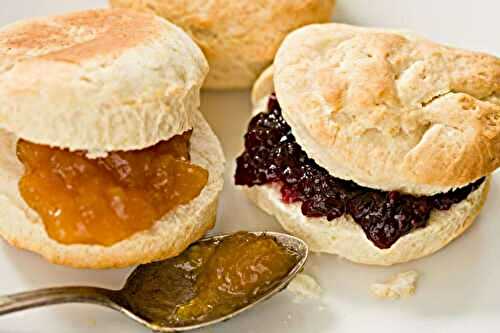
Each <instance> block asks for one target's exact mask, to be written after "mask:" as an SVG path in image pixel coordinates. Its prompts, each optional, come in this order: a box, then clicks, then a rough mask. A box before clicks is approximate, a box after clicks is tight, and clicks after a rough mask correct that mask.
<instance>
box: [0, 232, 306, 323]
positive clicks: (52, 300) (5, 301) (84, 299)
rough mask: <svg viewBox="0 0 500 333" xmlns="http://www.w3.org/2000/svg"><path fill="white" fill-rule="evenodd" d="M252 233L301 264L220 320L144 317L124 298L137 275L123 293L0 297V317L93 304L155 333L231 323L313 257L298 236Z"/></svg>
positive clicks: (61, 291) (88, 290)
mask: <svg viewBox="0 0 500 333" xmlns="http://www.w3.org/2000/svg"><path fill="white" fill-rule="evenodd" d="M249 234H252V235H255V236H268V237H271V238H273V239H274V240H275V241H276V242H277V243H278V244H279V245H280V246H281V247H283V248H286V249H288V250H289V251H291V252H293V253H295V254H296V256H297V258H298V261H297V263H296V264H295V265H294V266H293V268H292V269H291V270H290V271H289V272H288V274H287V275H286V276H284V277H283V278H281V279H280V280H279V281H277V283H275V284H274V285H273V287H272V288H271V289H269V290H268V291H267V292H265V293H264V294H262V295H260V296H259V297H258V298H256V299H253V300H252V302H251V303H249V304H247V305H245V306H243V307H241V308H238V309H236V310H234V311H232V312H231V313H228V314H226V315H223V316H220V317H217V318H215V319H210V320H206V321H203V320H202V321H199V322H196V323H191V324H189V325H185V326H175V327H174V326H171V325H169V326H165V325H163V324H159V323H157V322H153V321H150V320H147V319H145V318H143V317H141V316H140V315H139V314H137V312H136V311H133V310H132V309H131V307H130V305H129V304H128V302H127V301H126V297H124V295H123V291H124V290H126V288H127V286H128V285H129V283H133V281H131V279H133V278H134V276H135V275H134V273H132V274H131V275H130V277H129V279H128V280H127V282H126V283H125V286H124V287H123V288H122V289H121V290H109V289H103V288H95V287H59V288H48V289H42V290H36V291H31V292H25V293H20V294H14V295H8V296H2V297H0V315H4V314H8V313H13V312H17V311H21V310H26V309H30V308H35V307H41V306H46V305H55V304H63V303H91V304H97V305H101V306H105V307H108V308H111V309H113V310H116V311H119V312H121V313H122V314H124V315H125V316H127V317H128V318H130V319H132V320H134V321H136V322H138V323H140V324H142V325H144V326H145V327H147V328H149V329H151V330H153V331H155V332H185V331H190V330H195V329H200V328H203V327H206V326H210V325H214V324H217V323H220V322H223V321H226V320H229V319H231V318H233V317H235V316H237V315H239V314H240V313H242V312H244V311H246V310H249V309H251V308H252V307H254V306H255V305H257V304H259V303H261V302H263V301H264V300H267V299H269V298H270V297H272V296H274V295H275V294H277V293H278V292H280V291H281V290H283V289H285V288H286V286H287V285H288V284H289V283H290V282H291V281H292V280H293V278H294V277H295V276H296V275H297V273H299V272H300V271H301V270H302V268H303V267H304V264H305V263H306V261H307V258H308V255H309V249H308V246H307V244H306V243H305V242H304V241H303V240H301V239H299V238H297V237H294V236H291V235H287V234H283V233H278V232H249ZM232 235H233V234H224V235H216V236H211V237H207V238H204V239H202V240H201V241H199V242H197V243H194V244H193V245H191V246H190V247H192V246H194V245H196V244H198V243H200V242H207V241H214V242H218V241H222V240H224V239H225V238H227V237H230V236H232ZM148 265H151V264H146V265H141V266H139V267H138V268H136V271H137V270H138V269H143V268H144V267H146V266H148Z"/></svg>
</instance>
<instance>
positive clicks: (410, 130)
mask: <svg viewBox="0 0 500 333" xmlns="http://www.w3.org/2000/svg"><path fill="white" fill-rule="evenodd" d="M274 86H275V90H276V93H277V96H278V100H279V102H280V104H281V107H282V109H283V116H284V118H285V119H286V121H287V122H288V123H289V124H290V126H291V128H292V131H293V133H294V135H295V137H296V140H297V142H298V143H299V144H300V145H301V146H302V148H303V149H304V150H305V151H306V152H307V153H308V155H309V156H310V157H311V158H313V159H314V160H315V161H316V162H317V163H318V164H319V165H321V166H322V167H324V168H325V169H327V170H328V171H329V172H330V174H332V175H334V176H336V177H339V178H343V179H349V180H353V181H355V182H356V183H358V184H360V185H364V186H367V187H370V188H376V189H382V190H386V191H391V190H397V191H402V192H407V193H412V194H416V195H431V194H435V193H438V192H446V191H448V190H450V189H452V188H457V187H462V186H465V185H467V184H469V183H471V182H473V181H474V180H476V179H479V178H480V177H483V176H486V175H489V174H491V173H492V172H493V171H494V170H495V169H497V168H498V167H499V166H500V59H499V58H497V57H495V56H491V55H486V54H483V53H477V52H471V51H465V50H459V49H454V48H451V47H447V46H442V45H439V44H436V43H433V42H431V41H428V40H426V39H424V38H421V37H418V36H415V35H413V34H411V33H407V32H394V31H384V30H379V29H370V28H360V27H353V26H348V25H341V24H323V25H311V26H308V27H304V28H302V29H299V30H297V31H295V32H293V33H291V34H290V35H289V36H288V37H287V38H286V39H285V41H284V42H283V44H282V46H281V47H280V49H279V51H278V53H277V55H276V59H275V62H274Z"/></svg>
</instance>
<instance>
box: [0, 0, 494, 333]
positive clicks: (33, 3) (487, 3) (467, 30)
mask: <svg viewBox="0 0 500 333" xmlns="http://www.w3.org/2000/svg"><path fill="white" fill-rule="evenodd" d="M166 1H167V0H166ZM235 1H237V0H235ZM1 2H2V4H1V6H0V23H1V24H5V23H9V22H12V21H14V20H16V19H19V18H23V17H29V16H39V15H46V14H51V13H62V12H66V11H69V10H74V9H80V8H91V7H96V6H104V5H105V2H104V0H2V1H1ZM499 12H500V2H498V1H493V0H476V1H456V0H440V1H435V0H420V1H402V0H377V1H374V0H339V5H338V11H337V15H336V17H335V19H336V20H337V21H342V22H348V23H353V24H360V25H370V26H380V27H383V26H385V27H395V28H407V29H411V30H415V31H417V32H419V33H420V34H422V35H426V36H428V37H431V38H433V39H435V40H438V41H441V42H444V43H447V44H451V45H457V46H460V47H465V48H471V49H477V50H484V51H488V52H492V53H494V54H497V55H499V54H500V44H499V43H498V33H499V32H500V20H499V19H498V13H499ZM249 108H250V105H249V96H248V94H247V93H227V94H205V95H204V96H203V107H202V109H203V111H204V113H205V114H206V116H207V117H208V119H209V121H210V122H211V124H212V125H213V128H214V129H215V131H216V132H217V134H218V135H219V137H220V139H221V140H222V143H223V146H224V149H225V151H226V155H227V158H228V161H229V164H228V167H227V170H228V171H227V177H226V187H225V190H224V194H223V197H222V204H221V207H220V215H219V223H218V226H217V230H216V231H233V230H239V229H250V230H264V229H272V230H280V229H279V227H278V225H277V224H276V223H275V222H274V221H273V219H272V218H269V217H268V216H266V215H265V214H263V213H262V212H260V211H259V210H258V209H256V208H254V207H252V206H251V205H250V204H249V203H248V202H247V200H246V199H245V197H244V196H243V195H242V194H241V193H239V192H237V191H236V190H235V189H234V186H233V181H232V174H233V170H234V157H235V156H236V155H237V154H238V153H239V152H240V150H241V147H242V135H243V133H244V129H245V127H246V124H247V121H248V117H249V113H250V111H249ZM498 202H500V175H499V174H497V175H496V177H495V179H494V182H493V186H492V191H491V195H490V197H489V200H488V202H487V204H486V207H485V208H484V211H483V212H482V214H481V217H480V218H479V220H478V221H477V223H476V224H475V225H474V226H473V227H472V228H471V229H470V230H469V231H468V232H467V233H466V234H465V235H464V236H463V237H462V238H460V239H458V240H457V241H455V242H454V243H452V244H451V245H450V246H448V247H447V248H445V249H444V250H442V251H441V252H439V253H438V254H436V255H433V256H431V257H428V258H425V259H422V260H419V261H415V262H412V263H409V264H404V265H399V266H396V267H392V268H374V267H365V266H359V265H355V264H351V263H349V262H346V261H343V260H340V259H337V258H336V257H333V256H326V255H321V256H320V255H314V256H313V257H312V258H311V261H310V263H309V265H308V268H307V270H308V272H309V273H310V274H312V275H314V276H315V277H316V278H317V279H318V281H319V282H320V284H321V286H322V288H323V289H324V296H323V298H322V300H321V301H320V302H309V303H305V304H294V303H293V302H292V300H293V297H292V296H290V295H288V294H287V293H282V294H280V295H278V296H277V297H276V298H274V299H272V300H270V301H269V302H266V303H265V304H263V305H262V306H259V307H258V308H257V309H255V310H254V311H251V312H248V313H245V314H243V315H242V316H240V317H238V318H237V319H234V320H232V321H230V322H227V323H224V324H222V325H220V326H217V327H214V328H210V329H208V330H204V331H202V332H203V333H212V332H217V333H231V332H241V333H250V332H256V333H257V332H266V333H282V332H285V331H286V332H288V333H298V332H314V333H326V332H338V333H341V332H364V331H366V332H370V333H376V332H384V333H387V332H396V331H403V332H444V331H446V332H467V333H469V332H471V331H473V332H498V331H500V316H499V314H500V289H499V281H500V265H499V258H500V257H499V254H500V241H499V239H497V238H496V237H497V236H498V235H500V205H498V204H497V203H498ZM409 269H416V270H418V271H419V272H420V273H421V274H422V276H421V279H420V281H419V287H418V291H417V294H416V295H415V297H412V298H409V299H406V300H401V301H396V302H389V301H379V300H375V299H373V298H372V297H371V295H370V293H369V290H368V289H369V285H370V284H371V283H373V282H375V281H379V280H383V279H384V278H386V277H387V276H389V275H391V274H393V273H396V272H401V271H405V270H409ZM127 272H128V271H127V270H119V271H117V270H108V271H90V270H73V269H68V268H64V267H58V266H53V265H50V264H48V263H46V262H44V261H43V260H42V259H40V258H39V257H38V256H37V255H34V254H31V253H27V252H23V251H19V250H16V249H14V248H11V247H9V246H8V245H6V244H5V243H3V242H1V243H0V276H1V280H0V281H1V282H0V294H6V293H12V292H17V291H22V290H27V289H33V288H39V287H47V286H57V285H62V284H91V285H99V286H104V287H114V288H117V287H120V286H121V284H122V282H123V280H124V278H125V277H126V275H127ZM89 331H95V332H120V333H128V332H147V331H146V330H144V329H142V328H141V327H140V326H139V325H135V324H134V323H132V322H130V321H128V320H127V319H126V318H124V317H122V316H121V315H119V314H116V313H113V312H112V311H110V310H106V309H101V308H97V307H94V306H85V305H66V306H58V307H53V308H49V309H41V310H33V311H30V312H24V313H19V314H15V315H12V316H9V317H5V318H1V319H0V332H1V333H10V332H16V333H17V332H19V333H21V332H32V333H40V332H51V333H58V332H61V333H63V332H64V333H68V332H89Z"/></svg>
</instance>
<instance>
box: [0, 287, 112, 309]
mask: <svg viewBox="0 0 500 333" xmlns="http://www.w3.org/2000/svg"><path fill="white" fill-rule="evenodd" d="M114 294H115V292H114V291H113V290H108V289H103V288H94V287H60V288H47V289H40V290H35V291H29V292H24V293H19V294H13V295H7V296H0V315H4V314H8V313H12V312H17V311H22V310H27V309H31V308H36V307H41V306H46V305H55V304H63V303H91V304H97V305H102V306H106V307H109V308H112V309H118V310H119V309H120V306H119V305H118V304H117V303H116V302H115V301H114V300H113V295H114Z"/></svg>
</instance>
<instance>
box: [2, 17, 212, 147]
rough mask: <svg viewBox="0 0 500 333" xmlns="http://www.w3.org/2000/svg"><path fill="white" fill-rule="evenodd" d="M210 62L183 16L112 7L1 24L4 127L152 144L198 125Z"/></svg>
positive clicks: (26, 134) (47, 137)
mask: <svg viewBox="0 0 500 333" xmlns="http://www.w3.org/2000/svg"><path fill="white" fill-rule="evenodd" d="M207 73H208V64H207V61H206V59H205V57H204V56H203V53H202V52H201V50H200V49H199V47H198V46H197V45H196V44H195V43H194V42H193V41H192V40H191V38H189V36H188V35H187V34H186V33H184V32H183V31H182V30H181V29H180V28H178V27H177V26H175V25H173V24H171V23H169V22H168V21H167V20H165V19H163V18H160V17H158V16H155V15H153V14H151V13H140V12H137V11H134V10H130V9H102V10H91V11H83V12H78V13H72V14H67V15H63V16H52V17H46V18H38V19H29V20H25V21H21V22H18V23H14V24H11V25H8V26H6V27H3V28H1V29H0V127H2V128H4V129H6V130H8V131H9V132H12V133H14V134H16V136H18V137H20V138H23V139H26V140H28V141H32V142H35V143H40V144H46V145H51V146H57V147H61V148H69V149H71V150H87V151H90V152H92V153H93V154H94V152H95V153H96V154H101V153H104V152H108V151H113V150H133V149H142V148H144V147H149V146H151V145H154V144H156V143H157V142H159V141H161V140H167V139H169V138H170V137H172V136H174V135H177V134H180V133H183V132H185V131H186V130H188V129H190V128H192V124H191V120H190V113H191V112H192V111H193V110H196V109H198V106H199V89H200V87H201V85H202V83H203V81H204V79H205V76H206V74H207Z"/></svg>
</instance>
